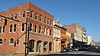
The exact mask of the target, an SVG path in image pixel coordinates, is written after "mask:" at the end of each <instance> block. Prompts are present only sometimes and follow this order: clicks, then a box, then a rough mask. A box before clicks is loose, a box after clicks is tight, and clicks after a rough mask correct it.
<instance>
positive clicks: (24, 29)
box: [21, 23, 25, 32]
mask: <svg viewBox="0 0 100 56" xmlns="http://www.w3.org/2000/svg"><path fill="white" fill-rule="evenodd" d="M22 24H23V23H21V32H24V31H25V24H24V31H22Z"/></svg>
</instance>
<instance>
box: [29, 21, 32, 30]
mask: <svg viewBox="0 0 100 56" xmlns="http://www.w3.org/2000/svg"><path fill="white" fill-rule="evenodd" d="M32 27H33V26H32V23H30V27H29V28H30V29H29V31H32Z"/></svg>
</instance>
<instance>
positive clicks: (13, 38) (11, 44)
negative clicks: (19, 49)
mask: <svg viewBox="0 0 100 56" xmlns="http://www.w3.org/2000/svg"><path fill="white" fill-rule="evenodd" d="M11 38H12V39H13V43H10V39H11ZM11 38H10V39H9V45H14V38H13V37H11Z"/></svg>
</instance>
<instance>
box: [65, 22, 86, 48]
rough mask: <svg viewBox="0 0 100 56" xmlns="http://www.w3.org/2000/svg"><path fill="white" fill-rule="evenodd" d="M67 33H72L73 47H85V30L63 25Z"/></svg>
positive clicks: (73, 25) (74, 25)
mask: <svg viewBox="0 0 100 56" xmlns="http://www.w3.org/2000/svg"><path fill="white" fill-rule="evenodd" d="M64 28H67V30H68V31H70V32H71V33H72V39H73V46H74V47H82V46H84V45H86V41H87V39H86V29H85V28H84V27H81V26H80V25H78V24H72V25H65V26H64Z"/></svg>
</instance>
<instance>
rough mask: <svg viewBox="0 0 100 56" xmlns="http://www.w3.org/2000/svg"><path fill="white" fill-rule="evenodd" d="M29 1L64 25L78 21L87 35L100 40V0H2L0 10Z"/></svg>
mask: <svg viewBox="0 0 100 56" xmlns="http://www.w3.org/2000/svg"><path fill="white" fill-rule="evenodd" d="M27 1H30V2H31V3H33V4H34V5H36V6H38V7H40V8H42V9H43V10H45V11H47V12H49V13H50V14H52V15H54V20H57V19H58V18H59V20H60V23H61V24H62V25H71V24H72V23H77V24H79V25H80V26H83V27H85V28H86V31H87V36H92V37H93V39H94V41H99V42H100V30H99V29H100V25H99V24H100V0H1V1H0V12H1V11H5V10H7V9H8V8H11V7H14V6H18V5H20V4H23V3H25V2H27Z"/></svg>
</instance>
